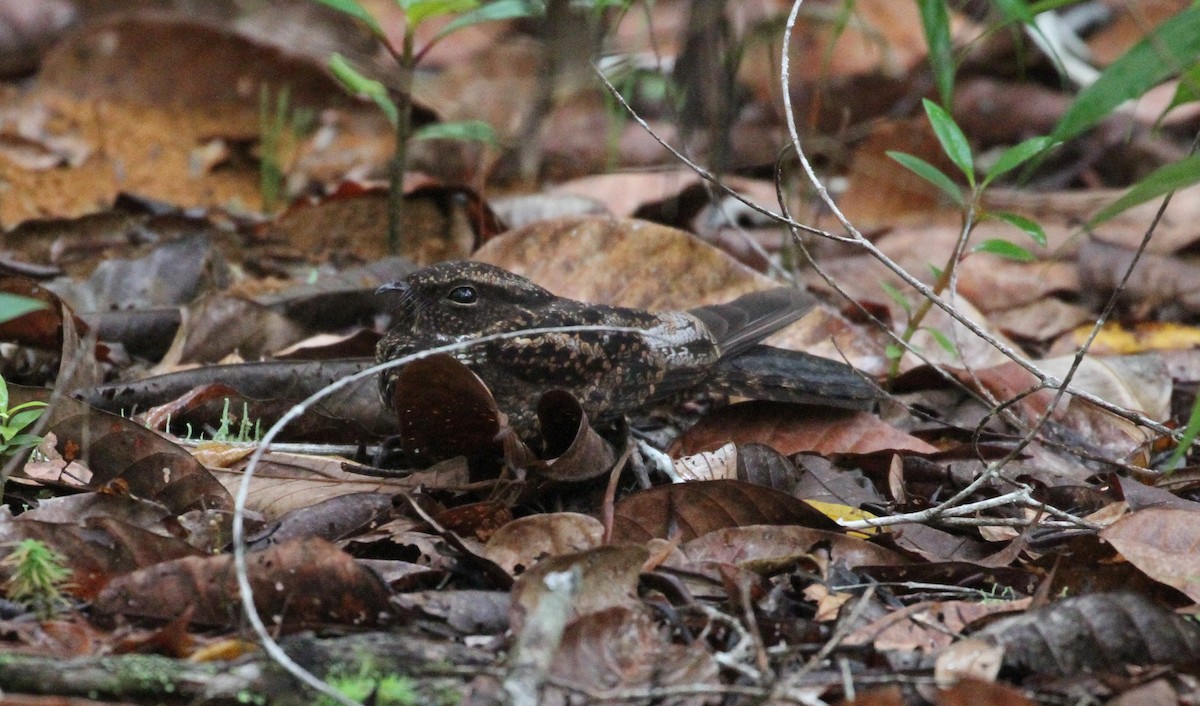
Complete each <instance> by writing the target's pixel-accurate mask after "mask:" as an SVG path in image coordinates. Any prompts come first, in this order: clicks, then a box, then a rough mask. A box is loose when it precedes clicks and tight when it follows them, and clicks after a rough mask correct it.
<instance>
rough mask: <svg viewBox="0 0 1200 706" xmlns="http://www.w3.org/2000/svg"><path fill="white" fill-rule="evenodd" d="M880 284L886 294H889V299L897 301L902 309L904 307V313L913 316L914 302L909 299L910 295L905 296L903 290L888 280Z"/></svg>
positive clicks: (897, 304)
mask: <svg viewBox="0 0 1200 706" xmlns="http://www.w3.org/2000/svg"><path fill="white" fill-rule="evenodd" d="M879 286H880V288H882V289H883V292H884V294H886V295H888V298H889V299H891V300H892V301H894V302H896V306H899V307H900V308H901V309H903V310H904V313H906V314H908V315H909V316H912V303H910V302H909V301H908V297H905V296H904V293H903V292H901V291H900V290H899V289H896V288H895V287H893V286H892V285H890V284H888V283H887V282H882V281H881V282H880V283H879Z"/></svg>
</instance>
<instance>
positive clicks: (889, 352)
mask: <svg viewBox="0 0 1200 706" xmlns="http://www.w3.org/2000/svg"><path fill="white" fill-rule="evenodd" d="M883 354H884V355H885V356H887V359H888V360H899V359H900V356H902V355H904V349H903V348H901V347H900V344H898V343H889V344H887V345H886V346H884V347H883Z"/></svg>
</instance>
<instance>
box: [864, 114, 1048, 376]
mask: <svg viewBox="0 0 1200 706" xmlns="http://www.w3.org/2000/svg"><path fill="white" fill-rule="evenodd" d="M924 106H925V115H926V116H927V117H928V119H929V124H930V126H932V127H933V133H934V135H935V136H936V137H937V140H938V143H939V144H940V145H941V148H942V151H943V152H944V153H945V154H946V156H947V157H949V158H950V161H951V162H952V163H953V164H954V166H956V167H958V169H959V171H960V172H961V173H962V174H963V176H964V177H965V178H966V181H967V187H968V190H969V191H968V192H967V193H964V192H963V189H962V188H961V187H960V186H959V185H958V184H957V183H955V181H954V180H953V179H951V178H950V177H949V176H947V175H946V174H945V173H943V172H942V170H940V169H938V168H937V167H935V166H933V165H932V164H930V163H929V162H926V161H925V160H923V159H921V158H920V157H917V156H915V155H911V154H908V153H906V152H895V151H889V152H888V153H887V155H888V156H889V157H891V158H892V159H894V160H895V161H896V162H899V163H900V165H901V166H903V167H904V168H905V169H908V170H909V171H911V172H913V173H914V174H916V175H917V176H919V177H921V178H922V179H924V180H926V181H928V182H929V183H931V184H933V185H934V186H936V187H937V188H938V189H939V190H940V191H941V192H942V193H944V194H946V195H947V196H949V197H950V199H951V200H953V201H954V203H955V204H957V205H958V207H959V208H960V209H961V211H962V236H961V237H960V238H959V245H958V247H956V248H955V250H954V252H953V253H951V255H950V257H949V258H948V259H947V261H946V264H945V266H943V267H941V268H937V267H934V268H933V272H934V277H935V281H934V285H933V291H934V292H935V293H937V294H941V293H942V292H943V291H945V290H946V288H947V287H949V286H950V282H951V280H952V279H953V275H954V271H955V267H957V265H958V263H959V262H961V261H962V259H963V258H964V257H966V256H967V255H969V254H971V253H991V254H993V255H998V256H1000V257H1004V258H1008V259H1011V260H1017V261H1019V262H1032V261H1034V259H1035V258H1034V256H1033V255H1032V254H1031V253H1030V252H1029V251H1028V250H1026V249H1025V248H1024V247H1022V246H1020V245H1017V244H1016V243H1014V242H1012V241H1009V240H1005V239H1003V238H989V239H987V240H984V241H982V242H980V243H977V244H975V245H974V246H972V247H970V248H969V249H967V245H968V243H969V241H970V237H971V232H972V231H973V230H974V229H975V227H976V226H977V225H978V224H979V223H981V222H983V221H984V220H986V219H990V218H995V219H998V220H1001V221H1004V222H1005V223H1008V224H1010V225H1012V226H1014V227H1016V228H1017V229H1018V230H1020V231H1022V232H1023V233H1025V234H1026V235H1028V236H1029V237H1030V238H1031V239H1032V240H1033V241H1034V242H1035V243H1037V244H1038V245H1041V246H1044V245H1045V244H1046V233H1045V231H1043V230H1042V227H1041V226H1040V225H1038V224H1037V223H1035V222H1034V221H1031V220H1029V219H1028V218H1025V217H1024V216H1019V215H1017V214H1015V213H1008V212H1006V211H987V210H986V209H985V208H984V206H983V201H982V199H983V193H984V190H985V189H987V187H988V186H989V185H990V184H991V183H992V182H993V181H994V180H995V179H997V178H998V177H1001V176H1003V175H1005V174H1007V173H1009V172H1011V171H1012V170H1014V169H1016V168H1018V167H1020V166H1021V165H1023V164H1025V163H1027V162H1029V160H1031V159H1033V158H1034V157H1036V156H1038V155H1040V154H1043V153H1045V152H1046V150H1048V149H1050V148H1051V147H1053V146H1054V144H1055V143H1054V142H1053V141H1052V139H1051V138H1049V137H1033V138H1030V139H1028V140H1025V141H1024V142H1021V143H1018V144H1016V145H1013V146H1012V147H1009V148H1008V149H1007V150H1005V151H1004V152H1002V153H1001V154H1000V156H999V157H998V158H997V159H996V161H995V162H994V163H992V165H991V166H990V167H988V169H987V170H986V171H985V172H984V175H983V177H982V178H979V177H978V176H977V175H976V172H975V159H974V156H973V155H972V154H971V145H970V144H969V143H968V142H967V137H966V135H965V134H963V131H962V129H960V128H959V127H958V124H957V123H955V122H954V118H952V117H950V113H948V112H947V111H946V110H945V109H944V108H942V107H941V106H940V105H938V104H937V103H934V102H933V101H931V100H928V99H925V100H924ZM884 291H885V292H886V293H887V295H888V296H889V297H891V298H892V299H893V300H895V301H896V302H897V303H899V304H900V305H901V308H902V309H904V311H905V313H906V314H907V315H908V322H907V324H906V326H905V329H904V332H903V333H901V334H900V338H901V340H902V341H904V342H905V343H908V342H909V341H910V340H911V339H912V337H913V335H914V334H915V333H916V332H917V331H919V330H922V329H924V330H926V331H928V333H929V334H930V335H931V336H933V338H934V340H936V341H937V342H938V345H940V346H942V347H943V348H946V349H947V350H948V351H950V352H953V351H954V346H953V344H952V343H951V342H950V340H949V339H948V338H947V337H946V335H945V334H944V333H942V332H941V331H934V330H932V329H928V328H927V327H923V326H922V323H923V322H924V320H925V317H926V316H927V315H928V314H929V311H930V309H931V307H932V305H933V302H932V301H929V300H926V301H923V302H921V304H920V306H918V307H916V308H915V309H914V308H912V307H911V305H909V304H908V303H907V300H906V299H905V298H904V296H903V295H902V294H901V293H900V292H899V291H897V290H895V289H894V288H890V287H885V289H884ZM903 354H904V348H903V347H902V346H900V345H891V346H888V350H887V355H888V357H889V359H890V360H891V366H890V369H889V371H888V375H889V377H892V378H894V377H895V376H896V375H897V374H899V371H900V358H901V357H902V356H903Z"/></svg>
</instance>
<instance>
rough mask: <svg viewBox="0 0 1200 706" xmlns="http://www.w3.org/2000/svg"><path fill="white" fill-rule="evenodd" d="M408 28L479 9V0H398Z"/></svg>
mask: <svg viewBox="0 0 1200 706" xmlns="http://www.w3.org/2000/svg"><path fill="white" fill-rule="evenodd" d="M398 4H399V5H400V7H401V8H403V9H404V19H405V21H407V22H408V26H409V27H410V28H411V27H416V26H417V25H419V24H421V23H422V22H424V21H425V20H427V19H429V18H431V17H441V16H442V15H453V14H457V13H460V12H467V11H468V10H474V9H475V8H477V7H479V0H398Z"/></svg>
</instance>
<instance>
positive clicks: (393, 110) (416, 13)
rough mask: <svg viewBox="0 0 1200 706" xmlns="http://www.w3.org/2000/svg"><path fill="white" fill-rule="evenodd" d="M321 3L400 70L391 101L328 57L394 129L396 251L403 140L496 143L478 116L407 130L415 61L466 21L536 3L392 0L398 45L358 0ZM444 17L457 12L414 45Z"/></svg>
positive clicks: (391, 235) (375, 84)
mask: <svg viewBox="0 0 1200 706" xmlns="http://www.w3.org/2000/svg"><path fill="white" fill-rule="evenodd" d="M317 2H320V3H322V4H324V5H328V6H329V7H331V8H333V9H335V10H338V11H339V12H342V13H345V14H346V15H349V16H350V17H353V18H354V19H356V20H358V21H359V22H362V23H363V25H365V26H366V27H367V28H368V29H369V30H370V31H371V33H372V34H373V35H374V36H375V38H376V39H377V40H379V42H380V43H381V44H383V46H384V47H385V48H386V49H387V51H388V53H389V54H391V56H392V58H393V59H394V60H395V61H396V66H397V68H398V69H399V72H398V79H399V85H400V89H399V91H398V92H397V94H396V97H395V98H394V99H393V97H392V95H390V94H389V92H388V90H387V87H385V86H384V85H383V84H382V83H381V82H379V81H376V80H375V79H371V78H368V77H366V76H364V75H363V74H362V73H360V72H359V71H358V69H356V68H354V66H352V65H351V64H350V62H349V61H347V60H346V58H345V57H344V56H342V55H341V54H338V53H336V52H335V53H334V54H333V55H332V56H331V57H330V58H329V68H330V70H332V71H333V74H334V76H336V77H337V79H338V80H339V81H341V83H342V85H343V86H345V87H346V88H347V89H348V90H350V91H352V92H354V93H357V94H360V95H363V96H366V97H367V98H370V99H371V100H372V101H374V102H375V104H376V105H377V106H379V109H380V110H381V111H383V114H384V115H385V116H387V119H388V122H390V123H391V125H392V128H393V129H394V130H395V133H396V152H395V154H394V155H393V156H392V160H391V162H390V164H389V167H388V180H389V192H388V232H387V243H388V250H389V251H390V252H391V253H392V254H396V253H398V252H399V251H400V238H401V233H400V227H401V223H402V218H403V209H404V193H403V184H404V170H405V167H406V164H407V161H408V143H409V141H410V140H422V139H433V138H443V139H456V140H474V141H479V142H484V143H488V144H493V145H494V144H496V134H495V131H493V130H492V127H491V126H490V125H488V124H487V123H485V122H482V121H479V120H466V121H460V122H450V123H439V124H436V125H428V126H426V127H424V128H421V129H420V130H416V131H413V129H412V108H413V105H412V85H413V74H414V72H415V70H416V67H417V64H419V63H420V62H421V59H422V58H424V57H425V55H426V54H428V52H429V50H430V49H432V48H433V47H434V46H435V45H436V44H437V43H438V42H440V41H441V40H442V39H444V38H446V37H447V36H449V35H450V34H453V33H454V32H456V31H458V30H460V29H462V28H464V27H468V26H470V25H474V24H479V23H481V22H490V21H493V20H504V19H512V18H517V17H528V16H530V15H531V14H533V12H534V9H535V5H534V4H533V3H531V2H528V0H494V1H493V2H487V3H483V2H481V0H396V4H397V5H398V6H399V7H400V9H402V10H404V39H403V41H402V43H401V46H400V47H398V48H397V47H396V46H395V45H393V44H392V43H391V41H390V40H389V38H388V36H387V34H386V33H385V32H384V30H383V27H382V26H380V24H379V21H378V20H376V19H375V17H374V16H373V15H372V14H371V13H370V12H368V11H367V9H366V8H364V7H363V6H362V5H361V4H359V3H358V0H317ZM448 15H456V17H455V18H454V20H453V21H451V22H450V23H449V24H447V25H446V26H445V27H443V28H442V30H441V31H440V32H438V33H437V35H436V36H435V37H434V38H433V39H431V40H430V41H429V43H428V44H426V45H425V46H424V47H422V48H421V49H420V50H417V49H415V47H414V45H415V43H416V30H417V28H418V27H419V26H420V25H421V23H423V22H425V21H427V20H430V19H433V18H437V17H445V16H448Z"/></svg>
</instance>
